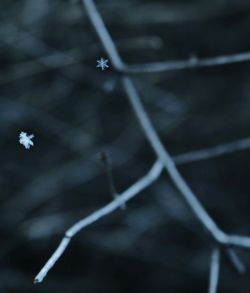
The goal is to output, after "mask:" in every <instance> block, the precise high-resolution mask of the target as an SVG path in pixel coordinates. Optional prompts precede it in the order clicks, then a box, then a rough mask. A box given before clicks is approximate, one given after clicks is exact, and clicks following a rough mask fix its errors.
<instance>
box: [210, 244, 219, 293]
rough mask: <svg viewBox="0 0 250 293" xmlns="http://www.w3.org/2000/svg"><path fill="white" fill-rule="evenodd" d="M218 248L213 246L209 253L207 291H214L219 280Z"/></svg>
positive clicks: (211, 292)
mask: <svg viewBox="0 0 250 293" xmlns="http://www.w3.org/2000/svg"><path fill="white" fill-rule="evenodd" d="M219 270H220V249H219V248H218V247H216V248H214V249H213V251H212V255H211V263H210V276H209V287H208V293H216V292H217V289H218V282H219Z"/></svg>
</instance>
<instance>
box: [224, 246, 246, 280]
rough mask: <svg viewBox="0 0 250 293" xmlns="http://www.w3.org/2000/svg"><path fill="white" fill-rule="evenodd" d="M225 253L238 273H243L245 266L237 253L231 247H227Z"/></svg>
mask: <svg viewBox="0 0 250 293" xmlns="http://www.w3.org/2000/svg"><path fill="white" fill-rule="evenodd" d="M226 253H227V255H228V257H229V259H230V261H231V262H232V263H233V264H234V267H235V268H236V270H237V271H238V272H239V273H240V274H243V273H245V271H246V267H245V265H244V264H243V262H242V261H241V260H240V259H239V257H238V255H237V254H236V252H235V251H234V250H232V249H231V248H227V249H226Z"/></svg>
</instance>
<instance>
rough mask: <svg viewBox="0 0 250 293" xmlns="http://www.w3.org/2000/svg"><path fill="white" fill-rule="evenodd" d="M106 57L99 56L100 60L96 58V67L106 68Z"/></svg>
mask: <svg viewBox="0 0 250 293" xmlns="http://www.w3.org/2000/svg"><path fill="white" fill-rule="evenodd" d="M108 62H109V61H108V59H106V60H105V59H104V58H101V59H100V60H97V65H96V67H100V68H101V69H102V70H105V68H108V67H109V66H108V64H107V63H108Z"/></svg>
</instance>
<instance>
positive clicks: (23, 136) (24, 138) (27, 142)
mask: <svg viewBox="0 0 250 293" xmlns="http://www.w3.org/2000/svg"><path fill="white" fill-rule="evenodd" d="M33 137H34V135H33V134H31V135H27V133H26V132H23V131H22V132H21V133H20V134H19V142H20V144H22V145H23V146H24V147H25V148H26V149H29V148H30V146H33V145H34V143H33V141H32V140H31V139H32V138H33Z"/></svg>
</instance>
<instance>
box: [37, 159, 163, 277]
mask: <svg viewBox="0 0 250 293" xmlns="http://www.w3.org/2000/svg"><path fill="white" fill-rule="evenodd" d="M161 171H162V168H161V166H160V164H159V163H158V161H157V162H156V163H155V164H154V165H153V167H152V168H151V169H150V170H149V172H148V173H147V174H146V175H145V176H143V177H142V178H141V179H139V180H138V181H137V182H136V183H134V184H133V185H131V186H130V187H129V188H128V189H127V190H125V191H124V192H123V193H121V194H120V195H119V197H117V198H116V199H114V200H113V201H111V202H110V203H109V204H107V205H105V206H104V207H102V208H100V209H99V210H96V211H95V212H93V213H92V214H90V215H89V216H87V217H86V218H83V219H82V220H80V221H78V222H77V223H75V224H74V225H73V226H71V227H70V228H69V229H68V230H67V231H66V233H65V236H64V237H63V239H62V241H61V242H60V244H59V246H58V248H57V249H56V250H55V252H54V253H53V254H52V255H51V257H50V258H49V260H48V261H47V262H46V264H45V265H44V266H43V268H42V269H41V270H40V272H39V273H38V274H37V276H36V277H35V280H34V283H40V282H42V281H43V279H44V278H45V277H46V275H47V273H48V272H49V270H50V269H51V268H52V267H53V266H54V265H55V263H56V262H57V260H58V259H59V258H60V257H61V256H62V254H63V253H64V251H65V249H66V248H67V246H68V245H69V243H70V241H71V239H72V238H73V237H74V236H75V235H76V234H77V233H78V232H79V231H80V230H82V229H83V228H85V227H87V226H89V225H91V224H93V223H94V222H96V221H98V220H99V219H100V218H102V217H104V216H107V215H109V214H110V213H112V212H113V211H115V210H116V209H118V208H120V207H121V206H122V205H123V204H124V203H125V202H127V201H129V200H130V199H132V198H133V197H135V196H136V195H137V194H138V193H139V192H141V191H142V190H144V189H145V188H147V187H148V186H150V185H151V184H152V183H153V182H154V181H156V179H157V178H158V177H159V175H160V173H161Z"/></svg>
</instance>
